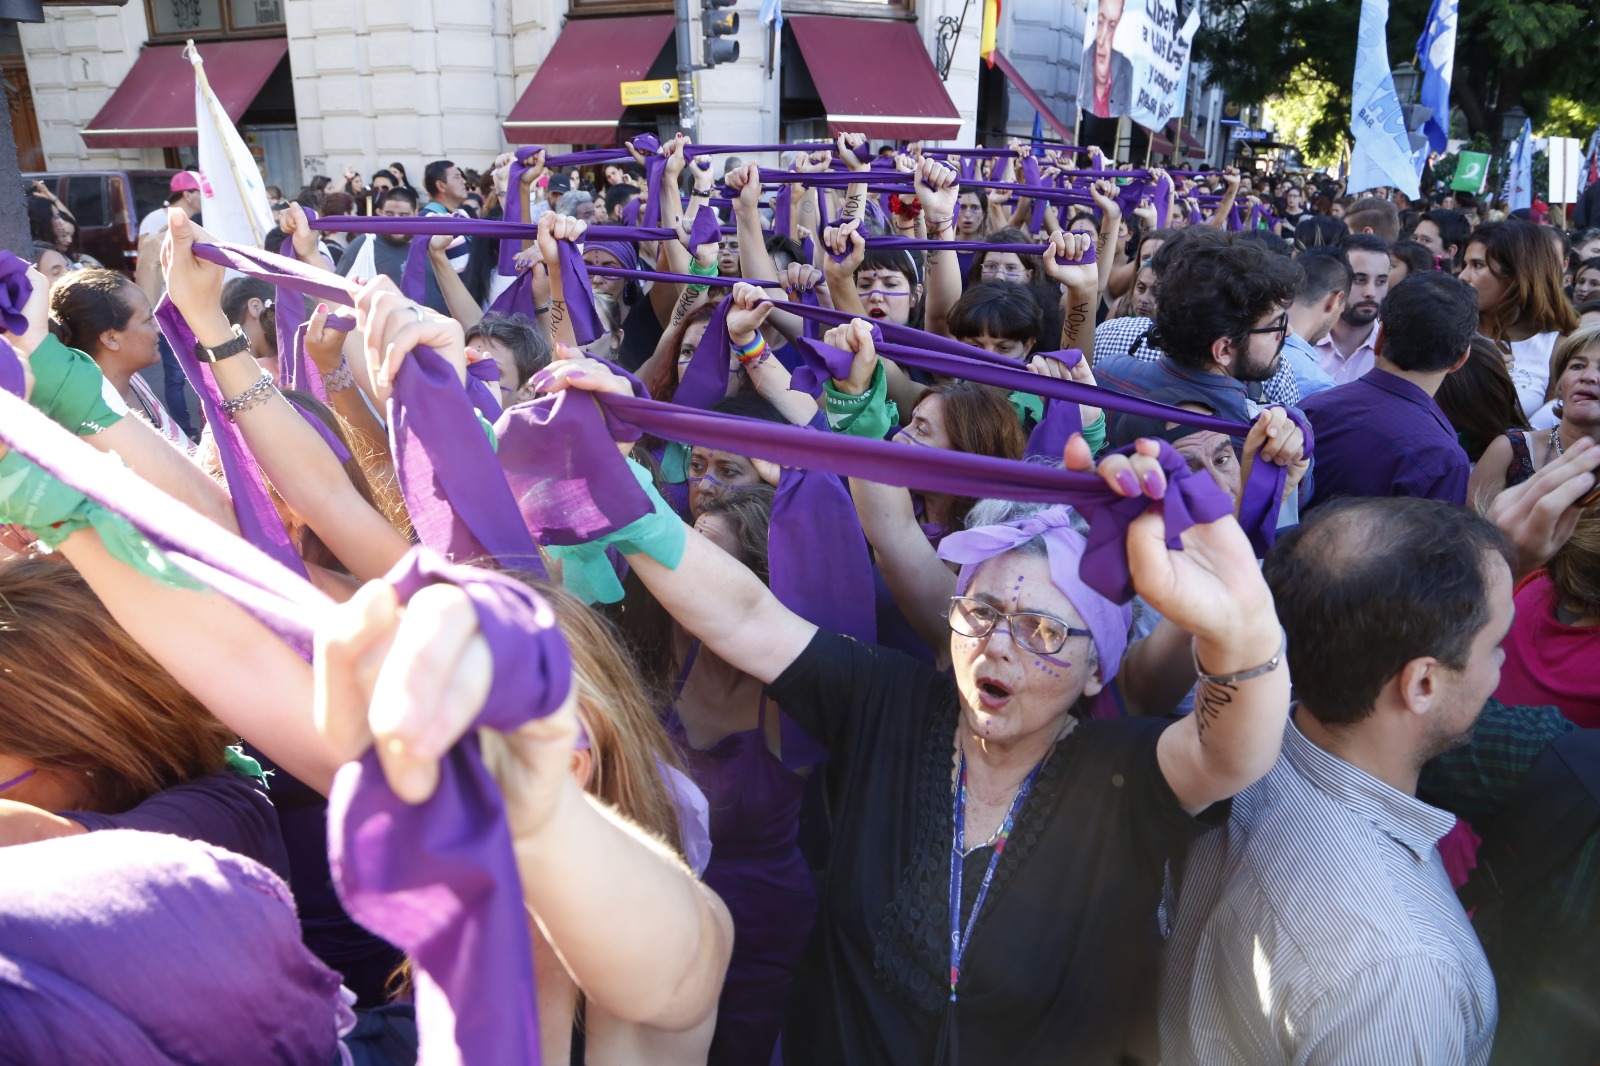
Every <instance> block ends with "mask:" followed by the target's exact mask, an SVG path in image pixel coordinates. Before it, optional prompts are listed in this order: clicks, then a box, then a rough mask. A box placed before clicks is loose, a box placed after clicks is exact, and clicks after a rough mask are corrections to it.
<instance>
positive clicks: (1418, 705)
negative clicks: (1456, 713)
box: [1395, 655, 1446, 715]
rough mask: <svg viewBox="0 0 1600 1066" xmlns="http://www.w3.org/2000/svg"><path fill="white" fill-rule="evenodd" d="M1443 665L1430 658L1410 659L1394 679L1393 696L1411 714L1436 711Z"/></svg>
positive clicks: (1440, 692)
mask: <svg viewBox="0 0 1600 1066" xmlns="http://www.w3.org/2000/svg"><path fill="white" fill-rule="evenodd" d="M1445 669H1446V667H1445V665H1444V663H1442V662H1440V661H1439V660H1438V659H1435V658H1433V657H1432V656H1426V655H1425V656H1423V657H1422V658H1420V659H1412V660H1411V661H1410V662H1408V663H1406V664H1405V665H1404V666H1402V667H1401V668H1400V673H1399V674H1398V675H1396V677H1395V682H1396V684H1395V695H1396V696H1397V697H1398V698H1399V700H1400V703H1401V705H1402V706H1404V707H1405V709H1406V710H1408V711H1410V712H1411V713H1412V714H1418V715H1422V714H1429V713H1431V712H1433V711H1435V710H1437V709H1438V700H1439V697H1440V695H1441V694H1442V693H1443V691H1444V688H1443V682H1444V671H1445Z"/></svg>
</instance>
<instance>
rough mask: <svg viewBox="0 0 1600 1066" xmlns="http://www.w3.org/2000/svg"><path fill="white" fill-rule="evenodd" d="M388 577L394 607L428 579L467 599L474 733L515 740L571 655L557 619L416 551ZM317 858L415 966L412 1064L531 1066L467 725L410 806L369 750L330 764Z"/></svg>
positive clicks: (516, 966)
mask: <svg viewBox="0 0 1600 1066" xmlns="http://www.w3.org/2000/svg"><path fill="white" fill-rule="evenodd" d="M386 580H388V581H389V583H390V584H392V585H394V587H395V591H396V592H397V593H399V596H400V602H401V603H405V602H408V601H409V600H410V599H411V597H412V596H414V595H416V593H417V592H419V591H421V590H422V589H423V588H425V587H426V586H428V585H431V584H436V583H440V582H445V583H449V584H452V585H455V586H457V587H458V588H460V589H462V590H463V591H464V592H465V593H466V594H467V596H468V597H469V598H470V599H471V600H472V606H473V609H474V610H475V611H476V613H477V616H478V628H479V630H480V631H481V633H482V634H483V637H484V639H485V641H486V642H487V643H488V645H489V650H490V654H491V655H492V656H493V658H494V670H493V681H492V683H491V685H490V688H489V694H488V696H487V698H486V699H485V700H484V704H483V709H482V710H481V711H479V712H478V717H477V719H476V721H475V722H474V725H475V726H478V727H484V728H489V729H496V730H499V731H500V732H502V733H510V732H514V731H515V730H516V729H517V727H519V726H521V725H523V724H524V723H526V722H528V721H531V720H532V719H534V718H540V717H543V716H545V715H547V714H549V713H551V712H552V711H554V710H555V709H556V708H558V707H560V706H561V704H562V702H563V701H564V700H565V699H566V698H567V694H568V691H569V690H570V688H571V686H572V657H571V653H570V652H569V651H568V649H567V645H566V642H565V641H564V640H563V639H562V637H561V631H560V629H559V628H558V627H557V624H556V615H555V611H554V610H553V609H552V608H551V607H550V605H549V603H547V602H546V601H545V600H544V599H543V598H542V597H540V596H539V595H538V594H536V593H535V592H534V591H533V590H532V589H531V588H529V587H528V586H526V585H524V584H522V583H521V582H520V581H517V580H515V579H513V578H510V577H507V576H505V575H503V574H498V573H495V572H493V571H487V570H480V569H476V568H473V567H452V566H447V565H445V564H444V563H443V562H442V561H441V560H440V559H439V558H438V557H437V556H434V555H432V554H431V553H428V552H426V551H420V550H413V551H411V552H410V553H408V554H407V556H406V557H405V558H404V559H402V560H401V561H400V563H399V564H398V565H396V567H395V569H394V570H393V571H391V572H390V573H389V575H388V577H387V578H386ZM328 851H329V859H330V866H331V868H332V870H333V874H334V885H335V887H337V888H338V890H339V898H340V900H341V901H343V903H344V906H345V909H346V910H347V911H349V912H350V915H351V916H352V917H353V918H355V919H356V920H357V921H358V922H360V923H361V924H362V925H363V926H365V927H366V928H368V929H370V930H372V931H373V932H374V933H377V934H378V935H379V936H381V937H383V938H384V939H385V940H388V941H389V942H390V943H392V944H394V945H395V946H397V947H399V948H401V949H402V950H403V951H405V952H406V954H407V955H409V956H410V957H411V959H412V961H413V962H414V963H415V964H416V1006H417V1026H418V1030H419V1032H420V1036H421V1046H420V1054H419V1061H420V1062H422V1063H425V1064H427V1066H441V1064H444V1063H470V1064H472V1066H493V1064H496V1063H504V1064H506V1066H513V1064H515V1066H524V1064H527V1063H535V1064H537V1063H538V1062H539V1021H538V1005H537V1001H536V997H535V992H534V983H533V982H534V975H533V949H532V946H531V944H530V943H529V939H528V917H527V913H526V911H525V910H524V907H523V902H522V879H521V877H520V876H519V875H518V872H517V860H516V855H515V853H514V852H513V850H512V844H511V833H510V828H509V826H508V824H507V821H506V812H505V802H504V799H503V798H502V796H501V793H500V788H499V786H498V785H497V784H496V783H495V781H494V778H493V777H491V776H490V774H489V772H488V770H487V769H486V768H485V767H484V765H483V759H482V755H481V752H480V748H479V740H478V735H477V731H476V729H469V730H468V731H467V732H466V734H465V735H464V736H462V738H461V739H460V740H459V741H457V742H456V745H455V747H454V748H452V749H451V750H450V752H449V753H448V754H446V755H445V757H444V758H443V759H441V760H440V762H439V784H438V788H437V789H436V790H435V792H434V794H433V795H432V796H431V797H430V798H429V799H427V800H426V801H424V802H423V803H420V804H416V805H412V804H409V803H406V802H404V801H403V800H401V799H400V798H399V797H398V796H396V795H395V794H394V792H393V791H392V790H391V789H390V788H389V784H388V781H387V780H386V779H385V778H384V776H383V769H382V767H381V765H380V764H379V761H378V755H377V752H376V751H374V750H371V749H369V750H368V751H367V752H366V753H365V754H364V755H363V756H362V757H361V758H360V759H359V760H357V761H355V762H351V763H346V764H345V765H344V766H343V767H341V768H340V770H339V772H338V774H336V775H335V777H334V780H333V788H332V789H331V790H330V791H329V793H328Z"/></svg>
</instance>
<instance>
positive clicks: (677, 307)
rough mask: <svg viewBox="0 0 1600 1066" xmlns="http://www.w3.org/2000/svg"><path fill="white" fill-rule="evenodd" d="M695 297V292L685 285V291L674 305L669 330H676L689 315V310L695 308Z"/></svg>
mask: <svg viewBox="0 0 1600 1066" xmlns="http://www.w3.org/2000/svg"><path fill="white" fill-rule="evenodd" d="M695 295H696V294H695V292H694V290H693V289H691V288H690V287H689V286H687V285H685V286H684V287H683V291H682V292H680V293H679V294H678V302H677V303H675V304H673V305H672V322H671V324H670V325H668V327H667V329H668V330H671V329H673V328H675V327H676V326H677V325H678V323H679V322H682V321H683V316H684V315H687V314H688V313H689V308H691V307H693V306H694V298H695Z"/></svg>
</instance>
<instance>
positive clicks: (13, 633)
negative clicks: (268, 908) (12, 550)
mask: <svg viewBox="0 0 1600 1066" xmlns="http://www.w3.org/2000/svg"><path fill="white" fill-rule="evenodd" d="M0 708H3V711H0V751H4V752H5V753H6V754H8V755H13V756H16V757H17V758H20V759H26V760H28V761H29V762H31V763H33V764H35V765H36V766H38V767H39V768H41V769H45V770H58V771H64V772H68V773H78V774H82V775H84V776H85V779H86V781H87V783H88V788H89V792H90V796H91V797H92V801H93V806H94V809H95V810H97V811H99V812H101V813H105V814H116V813H119V812H122V811H125V810H128V809H129V808H131V807H134V806H136V805H138V804H139V803H141V802H143V801H144V800H146V799H149V798H150V797H151V796H153V795H155V794H156V793H157V792H160V791H161V790H163V789H166V788H170V787H172V786H173V785H178V784H182V783H183V782H185V781H191V780H194V779H195V778H197V777H203V776H205V775H206V774H211V773H216V772H217V771H219V770H221V769H222V768H223V766H224V764H225V751H226V749H227V747H228V745H229V744H233V743H236V742H237V739H238V738H237V737H236V736H235V735H234V734H233V733H232V732H231V731H230V730H229V729H228V727H227V726H225V725H223V724H222V723H221V722H219V721H217V720H216V719H215V718H214V717H212V715H211V713H210V712H209V711H207V710H206V709H205V708H204V707H202V706H201V705H200V702H199V701H198V700H196V699H195V698H194V697H193V696H191V695H190V694H189V693H188V691H186V690H185V689H184V688H183V686H182V685H180V684H178V682H177V680H176V679H175V678H173V676H172V675H171V674H169V673H167V671H166V670H164V669H162V667H161V666H160V665H159V664H157V663H156V661H155V660H154V659H152V658H151V657H150V656H149V654H148V653H146V652H145V650H144V649H143V648H142V647H140V646H139V644H138V643H137V642H136V641H135V640H134V639H133V638H132V637H131V636H129V635H128V633H127V631H126V630H124V629H123V628H122V627H121V626H119V625H117V623H116V622H115V621H114V620H113V619H112V617H111V615H110V613H109V612H107V611H106V609H105V606H104V605H103V604H101V602H100V600H99V599H98V598H96V596H95V594H94V593H93V592H92V591H90V589H89V586H88V585H87V584H85V582H84V580H83V578H82V577H81V576H79V574H78V572H77V571H76V570H74V569H73V568H72V567H71V566H69V565H68V564H67V563H65V562H61V561H57V560H55V559H51V558H37V559H25V558H24V559H13V560H11V561H9V562H6V563H3V564H0Z"/></svg>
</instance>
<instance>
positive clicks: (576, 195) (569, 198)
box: [556, 189, 594, 216]
mask: <svg viewBox="0 0 1600 1066" xmlns="http://www.w3.org/2000/svg"><path fill="white" fill-rule="evenodd" d="M592 203H594V197H593V196H591V195H590V194H589V193H586V192H584V191H583V190H582V189H573V190H571V191H570V192H564V193H562V194H561V197H560V199H558V200H556V214H558V215H572V216H576V215H577V213H578V205H579V204H592Z"/></svg>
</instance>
